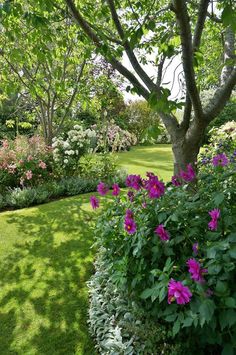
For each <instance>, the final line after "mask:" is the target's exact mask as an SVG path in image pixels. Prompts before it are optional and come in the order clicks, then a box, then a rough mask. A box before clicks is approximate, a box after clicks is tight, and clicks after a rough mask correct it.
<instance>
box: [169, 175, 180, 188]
mask: <svg viewBox="0 0 236 355" xmlns="http://www.w3.org/2000/svg"><path fill="white" fill-rule="evenodd" d="M171 182H172V184H173V185H174V186H181V185H182V184H181V181H180V177H179V176H178V175H174V176H172V178H171Z"/></svg>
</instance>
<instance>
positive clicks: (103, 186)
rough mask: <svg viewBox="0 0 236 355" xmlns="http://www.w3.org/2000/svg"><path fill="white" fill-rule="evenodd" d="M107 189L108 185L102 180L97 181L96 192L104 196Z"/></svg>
mask: <svg viewBox="0 0 236 355" xmlns="http://www.w3.org/2000/svg"><path fill="white" fill-rule="evenodd" d="M108 191H109V187H108V186H107V185H106V184H104V182H99V184H98V186H97V192H98V193H99V194H100V195H102V196H105V195H106V194H107V193H108Z"/></svg>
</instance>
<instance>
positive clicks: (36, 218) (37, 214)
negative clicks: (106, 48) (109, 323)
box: [0, 196, 95, 355]
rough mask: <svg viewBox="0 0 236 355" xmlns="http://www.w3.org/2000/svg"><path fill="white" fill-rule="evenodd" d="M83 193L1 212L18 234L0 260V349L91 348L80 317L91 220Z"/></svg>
mask: <svg viewBox="0 0 236 355" xmlns="http://www.w3.org/2000/svg"><path fill="white" fill-rule="evenodd" d="M85 199H86V202H87V199H88V196H85V197H84V198H83V197H82V196H81V197H80V198H79V199H75V198H72V199H67V200H61V201H58V202H53V203H50V204H47V205H43V206H39V207H38V208H34V209H30V210H22V211H20V213H8V214H7V217H6V218H7V219H8V223H11V224H14V225H15V227H16V232H17V233H21V234H22V239H23V238H24V240H22V243H21V244H19V243H18V244H16V245H14V246H13V247H12V249H11V251H10V253H9V254H8V255H6V256H5V257H4V259H3V261H1V264H0V292H1V295H0V324H1V327H0V329H1V330H0V354H4V355H8V354H11V355H12V354H20V355H21V354H30V355H32V354H48V355H49V354H50V355H54V354H65V355H70V354H86V355H87V354H88V355H93V354H95V351H94V348H93V343H92V341H91V339H90V337H89V335H88V328H87V323H86V322H87V310H88V309H87V307H88V297H87V290H86V284H85V282H86V281H87V280H88V278H89V276H90V275H91V273H92V270H93V267H92V259H93V252H92V250H91V246H92V243H93V238H92V236H93V231H92V226H93V224H92V212H91V211H86V210H84V209H83V208H82V205H83V203H84V202H85ZM29 211H30V212H29Z"/></svg>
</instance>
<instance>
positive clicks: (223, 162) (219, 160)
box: [212, 153, 229, 166]
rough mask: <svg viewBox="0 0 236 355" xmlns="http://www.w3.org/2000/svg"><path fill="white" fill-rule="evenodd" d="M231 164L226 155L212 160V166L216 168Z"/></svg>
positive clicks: (219, 155) (216, 156)
mask: <svg viewBox="0 0 236 355" xmlns="http://www.w3.org/2000/svg"><path fill="white" fill-rule="evenodd" d="M228 163H229V159H228V158H227V156H226V155H225V154H224V153H221V154H217V155H215V156H214V157H213V158H212V164H213V165H214V166H225V165H227V164H228Z"/></svg>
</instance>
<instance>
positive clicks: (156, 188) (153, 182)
mask: <svg viewBox="0 0 236 355" xmlns="http://www.w3.org/2000/svg"><path fill="white" fill-rule="evenodd" d="M144 185H145V189H146V190H147V191H148V195H149V197H150V198H159V197H161V196H162V195H164V193H165V185H164V183H163V182H162V181H160V180H159V179H158V177H157V176H155V175H149V178H148V180H146V181H145V184H144Z"/></svg>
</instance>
